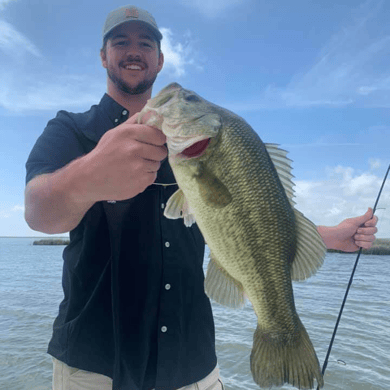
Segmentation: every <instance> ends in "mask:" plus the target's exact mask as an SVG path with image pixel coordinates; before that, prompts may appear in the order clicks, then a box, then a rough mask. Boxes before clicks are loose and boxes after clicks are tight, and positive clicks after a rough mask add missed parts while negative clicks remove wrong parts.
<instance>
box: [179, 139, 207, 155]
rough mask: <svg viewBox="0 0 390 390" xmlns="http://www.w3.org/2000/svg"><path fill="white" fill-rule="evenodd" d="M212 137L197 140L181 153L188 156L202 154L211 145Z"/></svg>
mask: <svg viewBox="0 0 390 390" xmlns="http://www.w3.org/2000/svg"><path fill="white" fill-rule="evenodd" d="M209 142H210V138H206V139H204V140H202V141H198V142H195V143H194V144H193V145H191V146H189V147H188V148H186V149H184V150H183V151H182V152H181V153H180V155H181V156H183V157H187V158H194V157H199V156H201V155H202V154H203V153H204V152H205V150H206V149H207V147H208V146H209Z"/></svg>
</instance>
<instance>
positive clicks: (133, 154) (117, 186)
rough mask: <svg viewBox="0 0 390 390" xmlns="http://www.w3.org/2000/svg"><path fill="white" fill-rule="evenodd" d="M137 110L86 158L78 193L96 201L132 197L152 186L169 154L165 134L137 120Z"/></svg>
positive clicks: (107, 134)
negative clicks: (83, 175) (82, 179)
mask: <svg viewBox="0 0 390 390" xmlns="http://www.w3.org/2000/svg"><path fill="white" fill-rule="evenodd" d="M137 118H138V113H137V114H135V115H133V116H132V117H131V118H129V119H128V120H127V121H126V122H124V123H122V124H121V125H119V126H117V127H115V128H114V129H112V130H109V131H108V132H107V133H105V134H104V135H103V137H102V138H101V139H100V141H99V143H98V144H97V146H96V148H95V149H94V150H93V151H92V152H91V153H89V154H88V155H86V156H85V157H84V159H83V168H84V169H85V172H86V175H85V180H86V181H85V182H83V183H80V184H82V185H81V186H80V187H79V188H80V190H81V191H80V193H79V196H81V197H83V198H87V199H91V200H93V201H95V202H96V201H100V200H123V199H128V198H132V197H134V196H136V195H138V194H139V193H141V192H143V191H144V190H145V189H146V188H147V187H148V186H149V185H151V184H152V183H153V182H154V181H155V180H156V176H157V171H158V169H159V168H160V165H161V161H162V160H164V159H165V158H166V156H167V149H166V147H165V146H164V143H165V142H166V137H165V135H164V134H163V133H162V132H161V131H160V130H158V129H156V128H154V127H150V126H147V125H143V124H138V123H137Z"/></svg>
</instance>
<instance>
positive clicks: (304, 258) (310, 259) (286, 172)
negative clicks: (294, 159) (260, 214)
mask: <svg viewBox="0 0 390 390" xmlns="http://www.w3.org/2000/svg"><path fill="white" fill-rule="evenodd" d="M265 147H266V149H267V152H268V154H269V156H270V158H271V160H272V162H273V164H274V166H275V169H276V171H277V173H278V176H279V179H280V181H281V183H282V185H283V188H284V190H285V191H286V194H287V197H288V200H289V201H290V204H291V205H292V206H294V205H295V202H294V201H293V197H294V189H293V187H294V183H293V182H292V180H291V179H292V178H293V177H294V176H293V175H292V173H291V160H290V159H289V158H287V157H286V156H287V152H286V151H285V150H283V149H280V148H279V147H278V145H276V144H265ZM294 214H295V221H296V232H297V249H296V253H295V257H294V260H293V262H292V265H291V278H292V280H305V279H307V278H309V277H310V276H312V275H314V274H315V273H316V272H317V271H318V269H319V268H321V266H322V264H323V263H324V258H325V254H326V247H325V244H324V242H323V240H322V238H321V236H320V235H319V233H318V232H317V228H316V226H315V225H314V223H313V222H311V221H310V220H308V219H307V218H306V217H305V216H304V215H303V214H302V213H301V212H300V211H298V210H296V209H295V208H294Z"/></svg>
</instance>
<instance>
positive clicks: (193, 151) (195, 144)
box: [167, 135, 210, 159]
mask: <svg viewBox="0 0 390 390" xmlns="http://www.w3.org/2000/svg"><path fill="white" fill-rule="evenodd" d="M209 142H210V137H208V136H206V135H200V136H197V137H168V138H167V145H168V150H169V154H170V155H174V156H180V157H182V158H185V159H189V158H194V157H199V156H201V155H202V154H203V153H204V152H205V151H206V149H207V147H208V145H209Z"/></svg>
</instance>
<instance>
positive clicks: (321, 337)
mask: <svg viewBox="0 0 390 390" xmlns="http://www.w3.org/2000/svg"><path fill="white" fill-rule="evenodd" d="M33 241H34V239H33V238H0V390H51V375H52V363H51V358H50V356H49V355H47V353H46V348H47V343H48V341H49V339H50V337H51V328H52V324H53V321H54V318H55V316H56V313H57V310H58V305H59V303H60V301H61V299H62V288H61V272H62V258H61V255H62V251H63V249H64V247H63V246H33V245H32V242H33ZM355 259H356V254H333V253H332V254H328V255H327V257H326V259H325V264H324V266H323V267H322V269H321V270H320V271H319V272H318V274H317V275H316V276H314V277H312V278H311V279H309V280H307V281H305V282H300V283H294V295H295V300H296V306H297V310H298V313H299V315H300V317H301V319H302V322H303V323H304V325H305V326H306V329H307V331H308V333H309V335H310V337H311V339H312V341H313V344H314V347H315V349H316V351H317V355H318V358H319V360H320V363H321V365H322V363H323V361H324V359H325V355H326V352H327V349H328V345H329V341H330V338H331V335H332V332H333V328H334V325H335V322H336V319H337V315H338V312H339V309H340V305H341V302H342V299H343V297H344V293H345V289H346V286H347V283H348V280H349V276H350V273H351V270H352V267H353V264H354V262H355ZM207 261H208V260H207V258H206V259H205V267H206V265H207ZM389 286H390V256H364V255H362V256H361V258H360V261H359V266H358V269H357V271H356V274H355V279H354V283H353V285H352V288H351V291H350V293H349V298H348V301H347V304H346V306H345V309H344V314H343V317H342V319H341V322H340V326H339V329H338V333H337V336H336V340H335V343H334V346H333V349H332V353H331V355H330V359H329V364H328V367H327V370H326V374H325V386H324V389H326V390H333V389H346V390H347V389H348V390H388V389H390V288H389ZM213 311H214V318H215V325H216V342H217V354H218V360H219V366H220V369H221V376H222V378H223V380H224V382H225V385H226V388H227V389H228V390H252V389H253V390H255V389H259V387H258V386H257V385H255V383H254V382H253V380H252V376H251V373H250V368H249V356H250V352H251V347H252V337H253V332H254V330H255V327H256V316H255V314H254V312H253V310H252V308H251V305H250V303H247V304H246V306H245V308H244V309H242V310H233V309H228V308H225V307H222V306H220V305H218V304H215V303H213ZM282 389H292V387H291V386H284V387H283V388H282Z"/></svg>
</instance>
